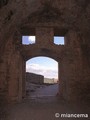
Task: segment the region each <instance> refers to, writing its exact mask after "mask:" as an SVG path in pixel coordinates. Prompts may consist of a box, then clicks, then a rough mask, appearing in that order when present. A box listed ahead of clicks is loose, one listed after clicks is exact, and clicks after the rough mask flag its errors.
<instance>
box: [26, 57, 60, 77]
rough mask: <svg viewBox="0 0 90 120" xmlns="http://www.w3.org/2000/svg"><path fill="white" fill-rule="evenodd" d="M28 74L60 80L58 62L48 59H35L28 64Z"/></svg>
mask: <svg viewBox="0 0 90 120" xmlns="http://www.w3.org/2000/svg"><path fill="white" fill-rule="evenodd" d="M26 72H32V73H36V74H40V75H44V77H45V78H56V79H57V78H58V62H57V61H55V60H53V59H51V58H48V57H35V58H32V59H30V60H28V61H27V62H26Z"/></svg>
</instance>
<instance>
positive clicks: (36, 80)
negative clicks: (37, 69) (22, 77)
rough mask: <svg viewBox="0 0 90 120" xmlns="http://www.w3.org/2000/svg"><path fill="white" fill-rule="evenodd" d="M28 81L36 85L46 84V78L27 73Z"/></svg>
mask: <svg viewBox="0 0 90 120" xmlns="http://www.w3.org/2000/svg"><path fill="white" fill-rule="evenodd" d="M26 81H27V82H30V83H35V84H43V83H44V76H42V75H38V74H34V73H28V72H27V73H26Z"/></svg>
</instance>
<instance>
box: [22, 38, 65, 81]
mask: <svg viewBox="0 0 90 120" xmlns="http://www.w3.org/2000/svg"><path fill="white" fill-rule="evenodd" d="M35 41H36V37H35V36H22V44H26V45H28V44H34V43H35ZM53 42H54V43H55V44H57V45H63V44H64V37H58V36H55V37H54V41H53ZM26 72H32V73H36V74H41V75H44V77H46V78H56V79H57V78H58V62H57V61H55V60H53V59H51V58H48V57H35V58H32V59H30V60H28V61H27V62H26Z"/></svg>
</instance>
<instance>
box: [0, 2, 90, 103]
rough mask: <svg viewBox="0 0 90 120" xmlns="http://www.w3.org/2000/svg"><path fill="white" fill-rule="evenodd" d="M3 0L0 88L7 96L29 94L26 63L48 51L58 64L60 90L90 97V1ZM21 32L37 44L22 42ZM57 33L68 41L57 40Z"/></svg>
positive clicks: (17, 97)
mask: <svg viewBox="0 0 90 120" xmlns="http://www.w3.org/2000/svg"><path fill="white" fill-rule="evenodd" d="M2 1H3V2H0V3H1V4H0V93H1V94H4V95H5V96H6V98H7V100H8V101H21V100H22V96H25V91H26V90H25V62H26V61H27V60H29V59H31V58H32V57H36V56H47V57H51V58H53V59H55V60H56V61H57V62H58V63H59V72H58V74H59V93H60V95H62V96H63V97H64V98H65V99H66V100H69V101H77V100H80V101H81V100H82V99H83V100H86V101H89V99H90V92H89V91H90V22H89V21H90V0H83V1H81V0H61V1H60V0H56V1H54V0H53V1H52V0H26V1H25V0H7V1H6V2H5V0H2ZM22 35H36V44H33V45H22V42H21V41H22V39H21V38H22ZM54 35H57V36H64V37H65V45H62V46H61V45H59V46H58V45H55V44H54V43H53V37H54Z"/></svg>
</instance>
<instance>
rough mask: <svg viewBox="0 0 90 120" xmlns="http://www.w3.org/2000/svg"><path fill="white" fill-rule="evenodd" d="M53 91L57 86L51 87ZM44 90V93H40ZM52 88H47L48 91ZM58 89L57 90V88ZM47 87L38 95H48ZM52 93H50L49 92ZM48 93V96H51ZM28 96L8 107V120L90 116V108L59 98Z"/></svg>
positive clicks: (45, 119) (71, 119) (53, 96)
mask: <svg viewBox="0 0 90 120" xmlns="http://www.w3.org/2000/svg"><path fill="white" fill-rule="evenodd" d="M51 87H52V88H53V89H54V88H55V86H51ZM40 89H42V91H40ZM49 89H50V86H48V87H47V90H49ZM55 89H56V88H55ZM47 90H46V87H44V88H39V89H38V92H36V93H38V94H39V95H40V96H41V95H43V94H42V93H47ZM49 92H50V91H49ZM49 92H48V94H49ZM40 96H39V97H35V93H34V97H31V96H28V97H27V98H25V99H24V100H23V101H22V103H18V104H14V105H9V106H8V117H7V118H8V120H69V119H70V120H77V119H78V118H61V116H55V115H56V113H59V114H58V115H61V114H66V113H68V114H75V113H76V114H82V113H83V114H89V112H90V109H89V106H86V105H80V104H70V103H67V102H65V101H64V100H63V99H59V98H58V97H57V96H55V95H52V96H46V95H45V96H42V97H40ZM89 119H90V118H79V120H89Z"/></svg>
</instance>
